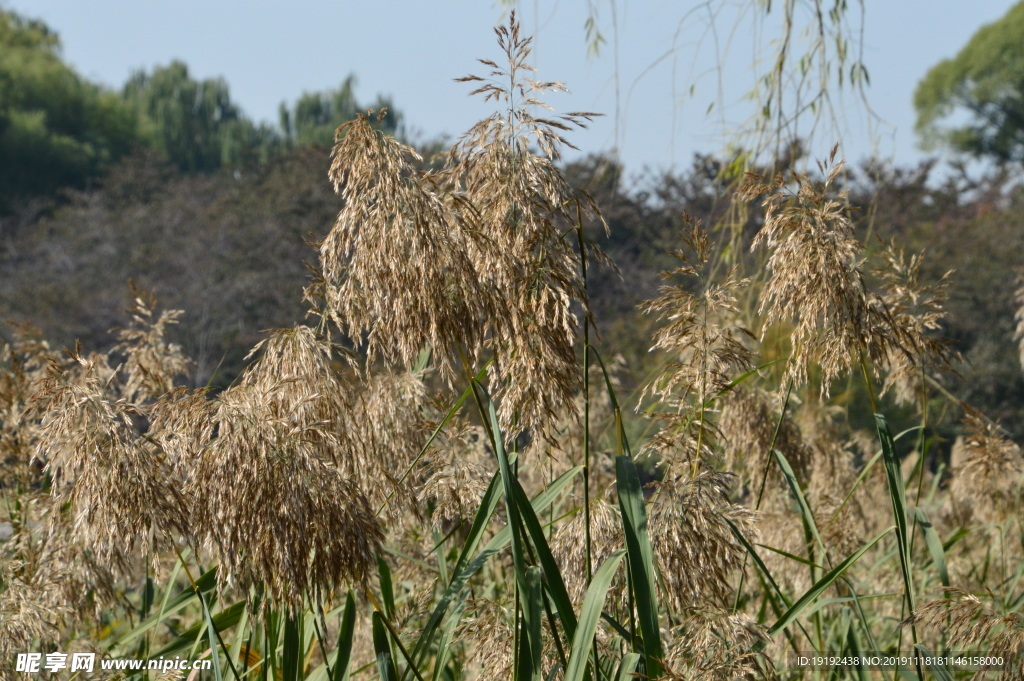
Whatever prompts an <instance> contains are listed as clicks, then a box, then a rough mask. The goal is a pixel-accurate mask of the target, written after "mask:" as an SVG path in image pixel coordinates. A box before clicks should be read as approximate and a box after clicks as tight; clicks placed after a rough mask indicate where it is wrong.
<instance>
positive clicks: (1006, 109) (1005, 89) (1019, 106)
mask: <svg viewBox="0 0 1024 681" xmlns="http://www.w3.org/2000/svg"><path fill="white" fill-rule="evenodd" d="M914 106H915V107H916V109H917V130H918V133H919V134H920V135H921V139H922V142H923V146H924V147H925V148H926V149H928V148H935V147H936V146H945V147H948V148H950V149H953V150H954V151H957V152H963V153H967V154H970V155H972V156H975V157H978V158H989V159H993V160H995V161H997V162H999V163H1005V162H1008V161H1024V2H1022V3H1018V4H1017V5H1014V7H1012V8H1011V9H1010V11H1009V12H1007V13H1006V15H1005V16H1004V17H1003V18H1001V19H999V20H998V21H995V22H993V23H991V24H988V25H986V26H983V27H981V28H980V29H979V30H978V31H977V33H975V34H974V35H973V36H972V37H971V40H970V41H969V42H968V43H967V45H966V46H964V48H963V49H961V50H960V52H959V53H958V54H957V55H956V57H954V58H953V59H944V60H943V61H941V62H939V63H938V64H936V65H935V66H933V67H932V68H931V70H929V71H928V74H927V75H926V76H925V77H924V78H923V79H922V80H921V82H920V83H918V86H917V90H916V91H915V93H914ZM961 112H966V113H967V114H968V116H969V119H968V121H967V122H966V123H965V124H964V125H959V126H955V125H950V124H949V122H948V121H949V119H950V118H951V117H952V116H955V115H956V114H959V113H961ZM944 122H945V123H946V125H943V123H944Z"/></svg>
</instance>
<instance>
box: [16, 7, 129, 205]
mask: <svg viewBox="0 0 1024 681" xmlns="http://www.w3.org/2000/svg"><path fill="white" fill-rule="evenodd" d="M137 127H138V126H137V119H136V115H135V113H134V111H133V110H132V108H131V107H130V106H129V105H128V104H127V103H125V102H124V101H123V100H122V99H121V98H120V97H118V96H117V94H116V93H113V92H109V91H106V90H104V89H103V88H100V87H98V86H96V85H94V84H92V83H90V82H88V81H86V80H84V79H83V78H81V77H80V76H79V75H78V74H77V73H75V71H74V70H73V69H72V68H71V67H69V66H68V65H67V64H65V63H64V62H63V61H62V60H61V55H60V39H59V38H58V36H57V34H56V33H54V32H53V31H51V30H50V29H49V28H47V26H46V25H45V24H43V23H42V22H40V21H33V20H29V19H25V18H23V17H21V16H19V15H17V14H15V13H13V12H7V11H0V208H3V207H9V206H10V204H11V202H12V201H14V200H16V199H18V198H25V197H28V196H32V195H37V194H40V193H44V192H49V191H52V190H54V189H56V188H58V187H63V186H80V185H82V184H83V183H84V182H85V181H86V180H87V179H88V178H89V177H91V176H94V175H96V174H98V173H100V172H103V171H104V170H105V169H106V168H107V167H108V166H109V164H110V162H111V161H112V160H114V159H116V158H117V157H119V156H122V155H124V154H126V153H128V152H130V151H131V150H132V149H133V148H134V146H135V144H136V142H137V139H138V137H137Z"/></svg>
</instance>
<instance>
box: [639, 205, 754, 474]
mask: <svg viewBox="0 0 1024 681" xmlns="http://www.w3.org/2000/svg"><path fill="white" fill-rule="evenodd" d="M684 218H685V221H686V223H687V225H688V229H687V230H686V231H684V234H683V242H684V245H685V246H686V249H685V250H680V251H677V252H675V253H673V255H675V257H676V258H678V259H679V260H680V261H681V263H682V265H681V266H680V267H679V268H677V269H676V270H674V271H673V272H666V273H664V275H663V276H664V277H665V278H666V279H671V278H673V277H676V276H688V277H695V278H696V279H697V282H698V283H697V292H693V291H691V290H690V287H688V286H685V285H676V286H668V285H666V286H663V287H662V288H661V293H662V295H661V297H659V298H658V299H656V300H652V301H648V302H647V303H645V304H644V305H643V306H642V307H643V309H644V311H646V312H647V313H657V314H658V320H659V321H662V322H664V323H665V326H663V327H662V328H661V329H659V330H658V332H657V333H656V334H655V337H654V340H655V344H654V347H652V348H651V349H652V350H663V351H666V352H668V353H670V354H671V355H672V356H674V357H676V358H677V359H676V361H674V362H671V363H669V364H667V365H666V366H665V368H664V369H663V370H662V372H661V374H660V375H659V376H658V377H657V378H655V379H654V380H653V381H652V382H651V383H650V384H648V385H647V386H646V387H645V388H644V395H647V394H651V395H653V396H654V397H656V398H657V399H658V400H659V401H660V402H661V403H662V404H663V405H665V406H666V407H668V412H662V413H660V414H658V417H659V418H661V419H662V420H663V421H664V423H663V427H662V429H661V430H660V432H659V433H658V434H657V435H655V436H654V437H653V438H652V439H651V441H650V442H649V444H648V445H647V446H646V449H647V450H650V451H656V452H658V453H659V454H661V458H662V465H663V466H664V467H665V470H666V475H669V476H671V475H674V474H675V466H676V465H677V464H678V463H679V462H680V461H688V462H690V465H691V468H695V467H697V466H698V465H699V464H698V462H699V461H701V460H702V459H707V458H713V457H715V456H716V453H715V446H714V445H715V442H716V441H717V439H718V436H719V430H718V426H717V425H716V424H715V423H714V420H713V416H714V411H715V410H716V409H717V407H716V405H715V404H714V401H715V400H716V398H717V397H718V396H719V395H721V394H722V393H724V392H725V391H727V390H728V389H729V385H730V382H731V381H732V379H733V378H734V377H735V376H736V375H737V374H738V373H740V372H741V371H744V370H746V369H748V368H750V366H751V357H752V352H751V351H750V349H749V348H747V347H746V345H744V344H743V342H742V341H741V340H740V337H741V336H743V335H747V336H749V333H748V332H746V331H745V330H744V329H742V327H739V326H738V325H736V324H735V323H734V320H735V318H736V317H737V316H738V314H739V310H738V308H737V305H736V303H737V300H736V292H737V290H739V289H740V288H742V287H743V286H745V285H746V284H747V280H745V279H739V278H737V277H736V276H735V272H734V271H733V272H730V273H729V274H728V275H727V276H726V278H725V281H724V282H723V283H721V284H716V283H712V282H710V281H708V279H707V277H708V272H707V271H706V268H707V267H708V266H709V263H710V262H711V257H712V252H713V249H712V248H711V244H710V240H709V239H708V236H707V234H706V233H705V232H704V231H703V230H701V228H700V224H699V223H697V222H694V221H693V220H691V218H690V217H689V216H688V215H686V216H684Z"/></svg>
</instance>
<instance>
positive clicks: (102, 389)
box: [36, 353, 190, 565]
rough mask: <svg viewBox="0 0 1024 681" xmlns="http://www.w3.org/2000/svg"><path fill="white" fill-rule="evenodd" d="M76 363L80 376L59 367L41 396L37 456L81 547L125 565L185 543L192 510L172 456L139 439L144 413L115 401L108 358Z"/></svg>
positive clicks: (75, 357)
mask: <svg viewBox="0 0 1024 681" xmlns="http://www.w3.org/2000/svg"><path fill="white" fill-rule="evenodd" d="M71 357H72V359H73V361H74V362H75V364H76V365H77V369H78V371H63V370H61V369H59V368H54V373H53V375H52V377H51V378H50V379H49V380H48V381H47V383H46V386H45V388H44V389H43V390H42V391H41V392H40V393H39V394H38V396H37V400H38V403H39V407H38V408H39V410H40V413H41V414H42V418H41V429H42V436H41V437H40V439H39V442H38V444H37V447H36V455H37V457H38V458H39V460H40V461H43V462H45V464H46V470H47V471H48V472H49V473H50V475H51V476H52V478H53V490H54V494H55V495H56V496H57V498H58V499H59V500H60V501H61V502H62V503H63V502H67V503H69V504H70V509H71V512H72V514H73V516H74V518H73V520H72V528H73V532H74V535H75V537H76V538H77V540H78V541H81V542H83V543H85V544H86V545H89V546H90V547H91V548H92V550H94V551H95V552H96V553H97V555H99V556H102V557H103V558H105V559H107V560H111V561H114V562H116V563H119V564H122V565H124V564H125V561H126V560H127V556H128V555H129V554H130V553H131V552H132V550H133V549H134V548H137V547H138V548H143V547H149V548H153V547H155V545H156V544H157V543H162V542H164V541H166V540H171V541H173V540H174V539H175V538H176V537H178V536H180V535H185V536H188V535H189V533H190V529H189V523H188V509H187V504H186V502H185V498H184V496H183V494H182V491H181V488H180V483H181V481H180V479H178V478H177V476H175V475H174V471H173V467H172V464H171V462H170V461H169V460H168V457H167V455H166V454H165V453H164V452H163V451H162V450H161V449H160V448H159V447H158V446H156V445H155V444H154V443H153V442H152V441H151V440H150V439H149V438H147V437H145V436H144V435H142V434H141V433H140V426H139V424H138V422H139V421H140V420H141V419H144V418H145V417H146V415H147V414H146V412H145V411H144V410H142V409H140V408H139V407H138V406H136V405H133V404H131V403H129V402H126V401H125V400H123V399H114V397H113V396H112V395H111V394H110V380H111V378H112V372H110V370H109V367H108V366H106V363H105V361H103V358H97V357H95V356H92V357H83V356H82V355H80V354H75V353H71Z"/></svg>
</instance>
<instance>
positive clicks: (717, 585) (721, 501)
mask: <svg viewBox="0 0 1024 681" xmlns="http://www.w3.org/2000/svg"><path fill="white" fill-rule="evenodd" d="M733 477H734V476H731V475H729V474H726V473H720V472H718V471H713V470H708V469H706V470H704V471H701V472H700V473H699V474H698V475H697V477H695V478H685V477H681V476H676V477H674V478H669V479H666V480H664V481H662V482H660V483H658V487H659V489H657V490H656V491H655V496H654V500H653V502H652V504H651V508H650V512H649V517H650V520H649V527H650V532H651V545H652V546H653V547H654V552H655V554H656V556H657V559H658V563H659V564H660V566H661V569H662V574H663V575H664V582H665V584H664V586H665V588H666V590H667V592H668V593H667V594H666V596H667V597H668V600H669V602H670V603H671V607H672V609H673V610H674V611H675V612H685V611H687V610H689V609H692V608H694V607H697V606H699V605H701V604H715V605H717V606H721V607H726V606H727V605H728V602H729V600H730V594H731V593H732V587H731V584H730V577H731V575H732V573H734V572H735V571H736V570H738V569H739V568H740V566H741V565H742V562H743V559H744V557H745V555H746V554H745V552H744V549H743V546H742V544H740V543H739V541H738V540H737V539H736V537H735V536H734V535H733V533H732V529H731V528H730V527H729V524H728V523H727V522H726V521H725V519H728V520H729V521H730V522H732V524H733V525H735V526H736V527H737V528H738V529H739V530H740V532H742V533H743V534H744V536H746V537H747V538H748V540H749V539H752V538H754V537H755V536H756V534H757V533H756V530H755V527H754V514H753V513H752V512H751V511H749V510H748V509H746V508H745V507H743V506H739V505H736V504H732V503H730V501H729V498H728V493H729V490H730V488H731V486H732V485H733V483H734V480H733Z"/></svg>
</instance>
